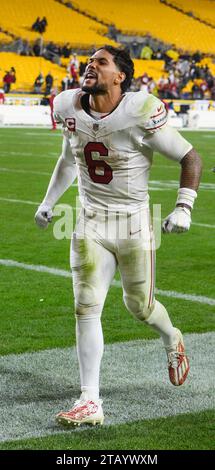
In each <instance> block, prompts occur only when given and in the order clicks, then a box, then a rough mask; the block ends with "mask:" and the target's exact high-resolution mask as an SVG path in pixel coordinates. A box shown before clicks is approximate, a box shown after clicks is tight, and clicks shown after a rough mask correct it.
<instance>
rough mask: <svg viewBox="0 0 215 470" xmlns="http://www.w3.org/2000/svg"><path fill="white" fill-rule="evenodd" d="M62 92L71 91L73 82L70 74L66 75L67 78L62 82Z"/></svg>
mask: <svg viewBox="0 0 215 470" xmlns="http://www.w3.org/2000/svg"><path fill="white" fill-rule="evenodd" d="M61 85H62V91H65V90H69V89H70V88H71V86H72V80H71V79H70V76H69V74H67V75H66V77H64V78H63V80H62V82H61Z"/></svg>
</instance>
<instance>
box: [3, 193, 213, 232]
mask: <svg viewBox="0 0 215 470" xmlns="http://www.w3.org/2000/svg"><path fill="white" fill-rule="evenodd" d="M77 186H78V185H77V184H73V185H72V186H71V188H77ZM155 191H163V189H159V188H158V189H155ZM0 201H3V202H12V203H17V204H30V205H32V206H39V204H40V202H34V201H26V200H24V199H10V198H6V197H0ZM60 205H61V204H58V206H60ZM70 207H71V208H72V209H75V207H74V206H70ZM192 225H196V226H199V227H207V228H215V225H211V224H202V223H200V222H192Z"/></svg>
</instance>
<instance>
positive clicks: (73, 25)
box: [0, 0, 115, 48]
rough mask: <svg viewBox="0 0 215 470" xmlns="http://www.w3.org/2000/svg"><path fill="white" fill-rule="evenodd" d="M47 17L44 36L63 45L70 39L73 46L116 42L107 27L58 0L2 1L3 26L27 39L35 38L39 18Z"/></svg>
mask: <svg viewBox="0 0 215 470" xmlns="http://www.w3.org/2000/svg"><path fill="white" fill-rule="evenodd" d="M38 16H39V17H40V18H42V17H43V16H45V17H46V18H47V21H48V26H47V28H46V31H45V33H44V34H43V39H44V41H46V42H49V41H53V42H55V43H58V44H60V45H62V44H64V43H66V42H70V43H71V44H72V46H73V47H80V46H82V47H85V48H87V47H88V48H89V47H92V46H95V45H96V47H97V46H100V45H103V44H104V41H105V42H106V43H108V44H115V42H114V41H112V40H111V39H108V38H104V37H103V35H104V34H105V33H106V32H107V28H106V27H104V26H102V25H100V24H99V23H97V22H96V21H93V20H91V19H89V18H86V17H85V16H83V15H81V14H79V13H77V12H75V11H73V10H71V9H68V8H66V7H65V6H64V5H61V4H60V3H58V2H56V1H54V0H45V1H44V0H37V1H36V2H30V1H29V0H1V20H0V26H1V27H2V28H4V29H5V30H7V31H10V32H12V33H13V34H15V35H16V36H20V37H22V38H23V39H27V40H29V41H34V40H36V39H37V38H38V36H39V34H38V33H37V32H35V31H32V30H31V26H32V24H33V23H34V22H35V20H36V18H37V17H38Z"/></svg>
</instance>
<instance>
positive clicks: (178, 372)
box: [166, 328, 190, 385]
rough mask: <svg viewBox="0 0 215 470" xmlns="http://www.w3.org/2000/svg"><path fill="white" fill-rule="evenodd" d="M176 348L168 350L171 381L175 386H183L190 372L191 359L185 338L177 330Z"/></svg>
mask: <svg viewBox="0 0 215 470" xmlns="http://www.w3.org/2000/svg"><path fill="white" fill-rule="evenodd" d="M175 332H176V344H175V347H172V348H166V352H167V359H168V370H169V379H170V382H171V383H172V384H173V385H182V384H183V383H184V382H185V380H186V378H187V375H188V372H189V370H190V364H189V359H188V357H187V356H186V354H185V348H184V341H183V336H182V333H181V331H180V330H178V329H177V328H175Z"/></svg>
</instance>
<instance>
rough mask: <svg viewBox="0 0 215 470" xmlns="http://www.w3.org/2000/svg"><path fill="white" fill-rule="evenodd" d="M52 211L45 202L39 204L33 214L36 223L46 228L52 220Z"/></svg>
mask: <svg viewBox="0 0 215 470" xmlns="http://www.w3.org/2000/svg"><path fill="white" fill-rule="evenodd" d="M52 217H53V212H52V210H51V207H50V206H48V205H47V204H41V205H40V206H39V207H38V209H37V212H36V214H35V216H34V218H35V222H36V224H37V225H38V226H39V227H41V228H46V227H47V226H48V224H49V223H50V222H51V221H52Z"/></svg>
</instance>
